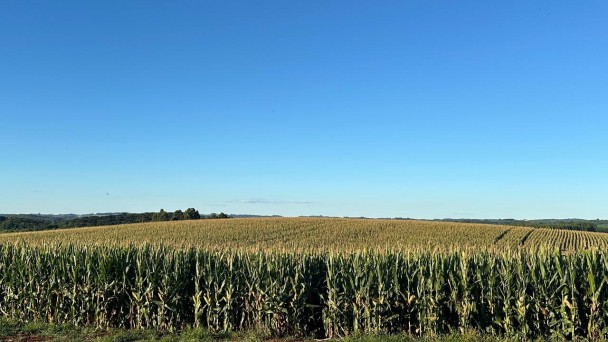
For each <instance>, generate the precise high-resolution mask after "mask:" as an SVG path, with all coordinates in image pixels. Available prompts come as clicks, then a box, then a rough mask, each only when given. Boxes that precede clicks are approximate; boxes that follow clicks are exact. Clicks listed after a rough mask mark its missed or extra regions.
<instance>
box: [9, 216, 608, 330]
mask: <svg viewBox="0 0 608 342" xmlns="http://www.w3.org/2000/svg"><path fill="white" fill-rule="evenodd" d="M607 243H608V234H602V233H584V232H574V231H563V230H548V229H533V228H524V227H508V226H496V225H479V224H464V223H446V222H426V221H391V220H357V219H328V218H264V219H230V220H197V221H177V222H158V223H143V224H132V225H121V226H110V227H96V228H81V229H71V230H57V231H47V232H31V233H11V234H2V235H0V317H4V318H8V319H11V320H16V321H22V322H29V321H43V322H51V323H57V324H73V325H78V326H94V327H99V328H106V327H120V328H129V329H147V328H155V329H160V330H168V331H174V330H180V329H182V328H186V327H203V328H206V329H209V330H211V331H216V332H226V331H247V330H251V329H253V330H261V331H266V332H269V333H271V334H273V335H275V336H317V337H340V336H345V335H350V334H355V333H374V334H392V333H404V334H408V335H411V336H436V335H442V334H448V333H454V332H471V331H473V332H476V333H479V334H490V335H501V336H517V337H520V338H523V337H526V338H536V337H552V338H558V339H571V338H574V337H579V336H580V337H585V338H590V339H601V338H606V337H608V286H605V285H606V282H608V252H607V251H606V246H607Z"/></svg>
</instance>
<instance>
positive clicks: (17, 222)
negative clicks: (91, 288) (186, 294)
mask: <svg viewBox="0 0 608 342" xmlns="http://www.w3.org/2000/svg"><path fill="white" fill-rule="evenodd" d="M225 218H229V216H228V215H226V214H224V213H219V214H216V213H211V214H208V215H201V214H199V212H198V210H196V209H194V208H188V209H186V210H185V211H182V210H176V211H174V212H167V211H165V210H163V209H161V210H160V211H159V212H156V213H139V214H133V213H110V214H96V215H93V214H92V215H86V216H77V215H36V214H31V215H3V216H0V232H19V231H35V230H50V229H62V228H79V227H94V226H108V225H115V224H125V223H141V222H151V221H176V220H200V219H225Z"/></svg>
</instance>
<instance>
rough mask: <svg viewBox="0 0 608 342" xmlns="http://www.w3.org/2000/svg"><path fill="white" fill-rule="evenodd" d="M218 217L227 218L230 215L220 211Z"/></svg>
mask: <svg viewBox="0 0 608 342" xmlns="http://www.w3.org/2000/svg"><path fill="white" fill-rule="evenodd" d="M217 218H221V219H225V218H228V215H226V214H224V213H220V214H219V215H217Z"/></svg>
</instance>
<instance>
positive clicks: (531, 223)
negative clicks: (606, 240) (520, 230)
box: [438, 219, 608, 232]
mask: <svg viewBox="0 0 608 342" xmlns="http://www.w3.org/2000/svg"><path fill="white" fill-rule="evenodd" d="M438 221H447V222H465V223H484V224H500V225H506V226H521V227H531V228H548V229H567V230H582V231H588V232H608V220H599V219H597V220H583V219H566V220H561V219H542V220H515V219H443V220H438Z"/></svg>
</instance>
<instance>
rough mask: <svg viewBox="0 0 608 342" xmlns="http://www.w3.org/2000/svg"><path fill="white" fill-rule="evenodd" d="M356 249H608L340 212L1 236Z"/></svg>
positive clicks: (585, 235) (594, 243) (536, 234)
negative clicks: (336, 214) (346, 215)
mask: <svg viewBox="0 0 608 342" xmlns="http://www.w3.org/2000/svg"><path fill="white" fill-rule="evenodd" d="M21 240H23V241H26V242H27V243H28V244H42V243H52V244H66V243H72V244H76V245H103V246H110V245H122V246H127V245H132V244H135V245H141V244H152V245H158V244H162V245H165V246H173V247H195V248H202V249H206V250H235V249H238V250H242V251H244V250H247V251H286V252H301V251H308V252H326V251H333V252H340V251H342V252H352V251H360V250H363V249H366V250H375V251H384V250H411V249H418V248H421V249H428V248H442V249H451V248H468V247H473V248H507V249H513V248H521V247H524V248H528V247H529V248H541V247H542V248H549V249H560V250H581V249H589V248H604V249H608V234H604V233H592V232H579V231H567V230H554V229H536V228H525V227H510V226H498V225H483V224H469V223H450V222H428V221H400V220H365V219H334V218H261V219H257V218H256V219H229V220H194V221H173V222H154V223H141V224H130V225H118V226H109V227H95V228H79V229H67V230H56V231H43V232H31V233H11V234H2V235H0V243H2V242H13V241H21Z"/></svg>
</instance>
